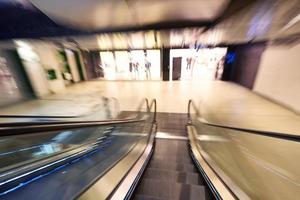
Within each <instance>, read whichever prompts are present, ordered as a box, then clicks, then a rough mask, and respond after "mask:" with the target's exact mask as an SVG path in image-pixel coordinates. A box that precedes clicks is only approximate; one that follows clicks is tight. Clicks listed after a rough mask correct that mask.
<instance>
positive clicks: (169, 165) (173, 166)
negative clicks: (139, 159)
mask: <svg viewBox="0 0 300 200" xmlns="http://www.w3.org/2000/svg"><path fill="white" fill-rule="evenodd" d="M149 168H159V169H168V170H176V171H181V172H198V170H197V168H196V167H195V166H194V165H193V164H187V163H186V164H185V163H176V162H158V161H155V160H151V161H150V163H149Z"/></svg>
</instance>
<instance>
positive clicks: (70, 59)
mask: <svg viewBox="0 0 300 200" xmlns="http://www.w3.org/2000/svg"><path fill="white" fill-rule="evenodd" d="M65 52H66V55H67V60H68V63H69V66H70V70H71V74H72V78H73V81H74V82H75V83H76V82H79V81H80V75H79V71H78V67H77V63H76V60H75V54H74V53H73V51H72V50H69V49H66V50H65Z"/></svg>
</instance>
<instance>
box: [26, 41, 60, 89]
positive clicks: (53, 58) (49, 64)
mask: <svg viewBox="0 0 300 200" xmlns="http://www.w3.org/2000/svg"><path fill="white" fill-rule="evenodd" d="M31 45H32V46H33V50H34V51H35V52H36V53H37V55H38V56H39V59H40V62H41V64H42V66H43V68H44V69H45V70H48V69H54V70H55V72H56V76H57V79H56V80H48V83H49V87H50V90H51V91H52V92H59V91H62V90H64V89H65V83H64V80H63V77H62V75H61V71H60V62H59V58H58V55H57V49H56V47H55V45H53V44H51V43H46V42H32V43H31Z"/></svg>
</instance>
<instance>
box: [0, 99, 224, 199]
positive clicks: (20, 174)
mask: <svg viewBox="0 0 300 200" xmlns="http://www.w3.org/2000/svg"><path fill="white" fill-rule="evenodd" d="M133 116H134V117H133ZM188 123H189V118H188V116H187V115H186V114H176V113H157V112H156V101H155V100H153V101H151V103H149V102H148V100H146V101H143V103H142V104H141V105H140V106H139V107H138V109H137V111H135V112H129V111H128V112H121V113H120V114H119V115H118V117H117V118H116V119H113V120H109V121H76V122H74V121H68V122H49V123H47V122H30V123H21V124H14V125H15V126H14V127H11V126H10V125H9V124H7V125H5V124H2V125H1V129H0V134H1V140H0V150H1V153H0V159H1V164H0V199H43V200H52V199H55V200H60V199H61V200H65V199H84V200H89V199H116V200H118V199H137V200H164V199H165V200H167V199H187V200H188V199H191V200H193V199H205V200H209V199H214V198H216V199H222V198H218V195H216V194H215V192H214V190H213V189H214V187H212V184H211V183H210V181H209V177H208V176H206V174H205V173H203V170H202V168H201V166H200V165H199V163H198V162H197V161H196V159H195V157H194V156H193V154H191V152H192V151H191V146H190V143H189V139H190V137H188V135H187V129H186V125H187V124H188ZM195 164H196V165H195ZM201 170H202V171H201ZM199 172H201V173H199Z"/></svg>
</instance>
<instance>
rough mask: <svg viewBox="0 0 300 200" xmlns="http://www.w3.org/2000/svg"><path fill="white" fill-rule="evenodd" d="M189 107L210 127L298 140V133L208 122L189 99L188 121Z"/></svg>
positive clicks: (190, 121) (199, 119)
mask: <svg viewBox="0 0 300 200" xmlns="http://www.w3.org/2000/svg"><path fill="white" fill-rule="evenodd" d="M191 107H192V108H193V109H194V111H195V113H196V116H197V117H199V118H198V121H199V122H201V123H202V124H205V125H208V126H211V127H218V128H223V129H228V130H234V131H243V132H247V133H251V134H256V135H263V136H267V137H274V138H279V139H284V140H292V141H297V142H300V135H293V134H288V133H280V132H272V131H262V130H255V129H247V128H240V127H233V126H228V125H222V124H217V123H211V122H208V121H206V120H204V118H203V117H202V116H201V114H200V111H199V109H198V108H197V106H196V105H195V103H194V101H193V100H191V99H190V100H189V103H188V113H187V114H188V118H189V123H192V120H191Z"/></svg>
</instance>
